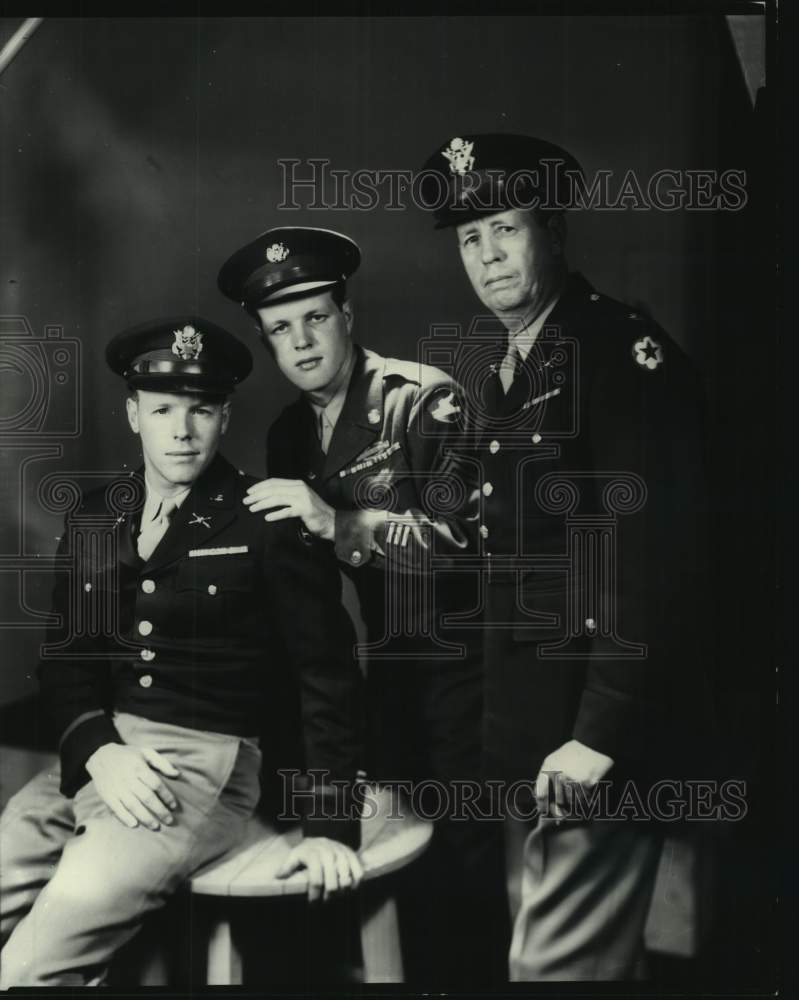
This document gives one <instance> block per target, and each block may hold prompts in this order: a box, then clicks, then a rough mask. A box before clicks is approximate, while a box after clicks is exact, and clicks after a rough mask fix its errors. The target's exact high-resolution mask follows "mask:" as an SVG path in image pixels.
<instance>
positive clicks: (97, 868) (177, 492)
mask: <svg viewBox="0 0 799 1000" xmlns="http://www.w3.org/2000/svg"><path fill="white" fill-rule="evenodd" d="M106 358H107V361H108V364H109V365H110V367H111V368H112V369H113V371H115V372H116V373H118V374H119V375H122V376H123V377H124V378H125V379H126V380H127V383H128V387H129V389H130V395H129V397H128V399H127V415H128V421H129V423H130V427H131V428H132V430H133V431H134V432H135V433H136V434H138V435H139V437H140V438H141V445H142V451H143V454H144V469H143V475H141V474H136V475H134V476H133V477H132V478H127V477H126V478H125V479H124V480H121V481H117V482H112V483H110V484H108V485H107V486H106V487H104V488H102V489H98V490H94V491H92V492H89V493H88V494H87V495H85V496H84V497H83V499H82V501H80V502H79V503H77V504H76V509H74V510H73V512H72V513H71V514H68V515H67V518H66V524H65V530H64V534H63V536H62V538H61V542H60V545H59V548H58V556H59V557H60V558H62V559H64V560H69V565H70V571H69V573H68V574H66V573H62V572H60V573H58V574H57V582H56V586H55V590H54V597H53V610H54V614H55V616H56V617H57V619H58V620H59V621H60V625H58V626H56V627H55V628H54V629H53V630H52V631H51V634H50V636H49V642H48V645H47V646H46V648H45V655H44V656H43V659H42V662H41V665H40V671H39V676H40V682H41V688H42V694H43V696H44V701H45V703H46V707H47V708H48V709H49V712H50V714H51V716H52V717H53V720H54V721H55V724H56V727H57V731H58V735H59V750H60V764H59V765H58V766H57V767H56V768H54V769H49V770H48V771H46V772H44V773H42V774H41V775H39V776H38V777H36V778H34V779H33V781H31V782H30V783H29V784H28V785H26V786H25V788H23V790H22V791H21V792H19V793H18V794H17V795H16V796H14V797H13V798H12V800H11V801H10V802H9V804H8V807H7V809H6V810H5V812H4V814H3V817H2V827H1V828H0V918H1V919H2V940H3V950H2V970H1V972H0V976H1V980H0V982H1V984H2V987H4V988H7V987H10V986H19V985H35V986H57V985H94V984H97V983H99V982H102V981H103V979H104V977H105V973H106V969H107V966H108V963H109V961H110V959H111V958H112V956H113V955H114V953H115V952H116V951H117V949H118V948H119V947H120V946H121V945H122V944H123V943H124V942H125V941H127V940H128V939H129V938H131V937H133V935H134V934H135V933H136V931H137V930H138V928H139V926H140V925H141V922H142V920H143V919H144V917H145V915H146V914H147V913H148V912H150V911H153V910H155V909H158V908H159V907H161V906H162V905H163V904H164V902H165V901H166V899H167V898H168V897H169V896H170V895H171V894H172V893H173V892H174V891H175V890H176V889H177V888H178V887H179V886H180V885H181V884H182V883H183V882H184V881H185V880H186V879H187V878H189V877H190V876H191V875H192V874H193V873H194V872H196V871H197V870H198V869H199V868H201V867H202V866H204V865H206V864H207V863H209V862H210V861H212V860H213V859H215V858H217V857H219V856H220V855H221V854H223V853H224V852H225V851H227V850H228V849H229V848H231V847H233V846H235V845H236V843H237V842H238V841H239V840H240V839H241V837H242V836H243V834H244V831H245V828H246V823H247V820H248V819H249V817H250V816H251V814H252V812H253V810H254V808H255V806H256V804H257V802H258V798H259V793H260V789H259V773H260V765H261V758H262V750H261V748H260V746H259V739H258V736H259V734H261V733H267V734H268V732H269V729H270V721H269V720H270V718H271V719H279V718H280V715H281V713H282V712H284V711H285V705H283V704H281V703H275V702H276V695H277V692H279V691H281V690H283V689H285V688H287V687H289V686H288V685H286V684H285V683H284V674H285V672H286V670H287V669H289V670H290V669H291V667H292V666H293V667H294V669H295V670H296V672H297V675H298V684H299V688H300V691H301V700H302V719H303V726H304V744H305V757H306V761H305V763H306V765H307V767H308V768H318V769H324V770H326V771H327V772H328V773H329V774H330V775H331V777H333V778H336V779H346V780H352V779H353V778H354V777H355V775H356V768H357V767H358V765H359V764H360V763H361V761H360V754H361V749H360V732H359V711H360V708H361V705H360V702H359V697H358V691H359V682H360V677H359V676H358V675H357V671H355V670H354V669H353V667H352V661H351V655H350V648H351V643H352V629H351V623H350V622H349V620H348V619H347V617H346V615H345V614H344V612H343V610H342V608H341V602H340V590H341V588H340V576H339V573H338V569H337V566H336V562H335V560H334V559H333V558H331V557H330V553H328V552H326V551H325V550H324V547H322V546H320V545H319V543H317V542H316V541H315V540H313V539H311V538H302V537H301V536H300V534H299V526H298V522H296V521H283V522H281V523H280V524H267V523H265V522H264V521H261V520H260V519H259V520H256V519H254V518H252V517H250V516H249V515H248V514H247V513H246V510H245V508H244V507H243V506H242V498H243V497H244V496H245V493H246V490H247V488H248V487H249V486H250V485H251V484H252V483H253V482H254V480H253V479H251V478H249V477H247V476H245V475H244V474H243V473H241V472H237V471H236V470H235V469H234V468H233V467H232V466H231V465H230V464H229V463H228V462H227V461H226V460H225V459H224V458H223V457H222V456H221V455H219V454H218V453H217V449H218V445H219V441H220V437H221V435H222V434H223V433H224V432H225V430H226V428H227V424H228V419H229V415H230V405H231V404H230V402H229V400H228V399H227V396H228V394H229V393H230V392H231V391H232V390H233V387H234V385H236V384H237V383H239V382H241V380H242V379H243V378H245V377H246V375H247V374H248V373H249V372H250V369H251V367H252V357H251V355H250V352H249V350H248V349H247V348H246V347H244V345H243V344H241V343H240V342H239V341H237V340H236V338H234V337H233V336H232V335H231V334H229V333H228V332H227V331H225V330H223V329H221V328H220V327H218V326H216V325H214V324H213V323H210V322H208V321H207V320H204V319H202V318H198V317H194V316H180V317H175V318H171V319H166V320H162V321H157V322H152V323H148V324H145V325H144V326H141V327H137V328H135V329H133V330H128V331H125V332H124V333H122V334H120V335H118V336H117V337H115V338H114V339H113V340H112V341H111V342H110V344H109V345H108V348H107V351H106ZM137 493H138V495H139V496H138V499H139V502H138V504H136V503H135V502H132V501H133V498H134V497H135V496H136V494H137ZM126 510H127V511H128V512H129V513H125V511H126ZM115 513H116V514H118V515H119V516H117V517H116V518H115V517H114V514H115ZM98 623H102V624H101V625H98ZM284 651H285V652H284ZM286 655H287V656H288V665H287V662H286V659H285V656H286ZM264 751H265V752H267V753H268V750H267V748H266V747H264ZM271 764H272V762H271V761H270V760H269V758H268V757H267V765H268V766H270V765H271ZM313 791H315V792H316V793H317V797H316V799H314V798H313V794H312V795H311V796H309V797H306V796H303V798H302V801H303V802H305V803H308V802H309V801H310V802H312V803H313V804H319V803H321V802H325V803H326V808H319V809H309V810H308V811H307V814H306V817H305V835H306V836H305V839H304V840H303V841H302V842H301V843H300V844H299V845H298V846H297V847H295V848H294V849H293V851H292V853H291V856H290V857H289V858H288V860H287V863H286V865H285V867H284V870H283V874H284V875H288V874H290V873H291V872H293V871H294V870H296V869H298V868H302V867H304V868H307V870H308V874H309V890H308V892H309V897H310V898H318V897H319V896H320V895H322V894H324V896H325V897H327V896H329V895H330V894H331V893H334V892H337V891H338V890H339V889H344V888H351V887H354V886H355V885H357V883H358V881H359V879H360V877H361V875H362V870H361V866H360V862H359V860H358V857H357V855H356V854H355V853H354V850H353V847H356V846H357V836H358V820H357V816H356V817H353V816H352V815H351V814H349V813H347V812H346V811H344V812H339V813H336V812H335V810H334V809H332V808H330V807H329V803H328V800H329V797H330V796H329V794H328V793H329V792H330V791H332V787H331V786H330V785H321V784H320V785H319V786H318V787H317V788H316V789H314V790H313Z"/></svg>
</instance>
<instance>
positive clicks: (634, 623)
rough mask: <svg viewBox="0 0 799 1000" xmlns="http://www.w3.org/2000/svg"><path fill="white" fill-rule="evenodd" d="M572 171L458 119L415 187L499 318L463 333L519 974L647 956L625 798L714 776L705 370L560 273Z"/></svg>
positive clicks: (638, 829)
mask: <svg viewBox="0 0 799 1000" xmlns="http://www.w3.org/2000/svg"><path fill="white" fill-rule="evenodd" d="M582 180H583V175H582V171H581V168H580V167H579V165H578V164H577V162H576V161H575V159H574V158H573V157H572V156H571V155H570V154H569V153H567V152H566V151H565V150H563V149H560V148H559V147H557V146H554V145H552V144H551V143H548V142H545V141H543V140H540V139H535V138H532V137H528V136H521V135H501V134H490V135H467V136H459V137H457V138H454V139H452V140H450V141H449V142H447V143H446V144H443V145H442V146H441V147H439V149H438V150H436V152H435V153H434V154H433V155H432V156H431V157H430V158H429V159H428V161H427V162H426V164H425V179H424V183H423V187H422V191H423V193H424V195H425V201H426V205H427V207H433V206H435V208H434V210H435V218H436V228H437V229H446V228H451V229H454V230H455V233H456V236H457V243H456V246H457V250H458V252H459V255H460V259H461V261H462V263H463V266H464V269H465V272H466V275H467V276H468V278H469V281H470V283H471V285H472V288H473V290H474V292H475V293H476V295H477V297H478V299H479V300H480V302H481V303H482V304H483V305H484V306H485V307H487V308H488V309H489V310H490V311H491V313H492V314H493V315H494V316H495V317H496V318H497V320H498V321H499V328H498V329H499V330H500V331H501V332H498V333H497V335H496V336H494V337H493V338H492V337H488V338H477V339H476V340H472V341H471V342H470V340H469V339H468V338H466V339H464V340H463V342H462V344H461V345H460V362H461V368H460V370H461V372H462V373H463V374H462V375H461V381H462V382H463V384H464V385H470V386H472V389H473V391H472V393H471V395H470V397H469V399H468V400H467V403H468V404H469V405H470V406H471V407H472V411H473V415H474V418H475V426H476V433H475V439H474V447H475V454H476V456H477V458H478V459H479V461H480V464H481V467H482V476H483V486H482V494H483V497H484V500H483V512H482V515H481V519H480V528H479V533H480V537H481V545H482V555H483V559H484V565H485V579H486V607H485V633H484V667H485V674H486V688H485V720H484V732H485V744H486V766H487V769H488V774H489V776H490V777H492V778H502V779H504V780H505V781H508V782H513V781H520V782H525V781H527V782H528V783H529V787H530V789H531V795H530V799H531V802H530V809H529V811H527V813H526V816H525V817H524V818H523V817H522V814H524V813H525V810H524V809H523V808H522V807H521V806H520V800H519V797H518V795H517V796H515V798H514V800H513V802H512V803H510V805H512V806H513V808H512V809H511V810H510V812H511V813H512V815H510V816H509V818H508V819H507V822H506V834H507V863H508V886H509V893H510V897H511V900H512V905H513V909H514V910H515V914H516V917H515V928H514V934H513V941H512V946H511V952H510V972H511V978H512V979H514V980H591V979H596V980H600V979H606V980H607V979H627V978H632V977H634V976H636V975H637V974H640V971H641V963H640V959H641V957H642V941H643V928H644V921H645V918H646V915H647V911H648V906H649V902H650V898H651V895H652V889H653V885H654V879H655V873H656V868H657V862H658V857H659V852H660V847H661V839H662V838H661V835H660V833H659V830H658V827H657V824H654V823H652V822H632V821H624V818H625V816H626V817H629V815H630V813H629V810H628V811H627V812H625V811H624V810H622V811H621V813H619V810H618V808H616V807H618V805H619V803H620V800H621V801H623V794H624V789H627V794H628V795H631V794H633V793H634V792H637V793H638V794H639V795H643V796H644V797H645V796H646V789H648V788H650V787H651V785H652V781H653V780H654V779H655V778H656V777H661V776H662V777H669V778H675V777H676V778H679V777H680V776H681V775H683V774H685V773H686V768H687V767H689V766H690V767H691V769H692V770H691V771H688V773H693V774H700V775H701V774H705V773H706V771H705V764H706V761H705V760H703V759H702V758H701V757H699V758H697V757H696V756H695V755H694V756H691V752H692V749H693V748H694V747H695V745H696V742H695V741H692V739H691V736H693V735H697V734H698V731H699V726H698V725H697V711H696V705H697V703H698V702H699V701H700V700H701V697H700V696H701V692H702V689H703V681H702V649H701V641H700V636H701V628H700V621H699V615H698V613H697V609H698V608H699V607H700V597H701V589H700V588H701V579H702V573H703V571H704V564H703V557H702V555H701V552H702V543H703V538H704V532H703V526H702V518H703V514H704V494H703V476H702V471H701V469H702V460H701V449H702V438H701V433H700V427H699V418H698V410H699V407H698V400H699V391H698V384H697V379H696V377H695V375H694V373H693V371H692V368H691V365H690V364H689V362H688V360H687V358H686V356H685V355H684V354H683V352H682V351H681V350H680V349H679V347H678V346H677V345H676V344H675V343H674V342H673V341H672V340H670V339H669V338H668V337H667V336H666V334H665V333H664V332H663V331H662V330H660V329H659V328H658V327H657V326H656V325H655V324H654V323H653V322H651V321H650V320H648V319H647V318H645V317H644V316H643V315H641V314H640V313H639V312H638V311H636V310H634V309H631V308H630V307H628V306H625V305H623V304H622V303H620V302H616V301H614V300H612V299H610V298H608V297H607V296H605V295H602V294H600V293H599V292H597V291H595V290H594V288H593V287H592V286H591V285H590V284H589V283H588V281H586V280H585V278H583V277H582V276H581V275H579V274H576V273H569V271H568V268H567V263H566V256H565V247H566V223H565V216H564V210H565V209H567V208H569V207H571V206H573V204H574V202H575V200H576V199H577V197H578V196H579V193H580V190H581V181H582ZM533 782H535V784H533ZM628 782H630V783H631V784H628ZM603 783H604V785H603ZM630 787H632V789H633V791H632V792H631V791H630V790H629V789H630ZM532 789H534V790H535V793H534V794H535V798H536V800H537V806H538V816H537V817H536V815H535V805H534V803H533V802H532V798H533V792H532ZM600 790H601V791H603V792H604V791H608V793H609V794H608V797H606V798H605V799H600V800H599V801H600V802H605V806H604V808H602V807H601V808H600V810H599V812H598V813H593V814H591V813H590V812H589V813H588V815H586V806H587V805H588V804H590V799H591V796H592V795H594V794H595V793H596V792H598V791H600ZM614 809H615V812H614ZM569 816H571V817H572V818H569ZM581 816H582V818H581Z"/></svg>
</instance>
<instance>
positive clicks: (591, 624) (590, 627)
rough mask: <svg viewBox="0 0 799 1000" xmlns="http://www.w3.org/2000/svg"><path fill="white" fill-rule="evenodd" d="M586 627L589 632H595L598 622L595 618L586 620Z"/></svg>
mask: <svg viewBox="0 0 799 1000" xmlns="http://www.w3.org/2000/svg"><path fill="white" fill-rule="evenodd" d="M585 627H586V628H587V629H588V631H589V632H594V631H596V622H595V621H594V619H593V618H586V620H585Z"/></svg>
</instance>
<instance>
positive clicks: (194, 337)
mask: <svg viewBox="0 0 799 1000" xmlns="http://www.w3.org/2000/svg"><path fill="white" fill-rule="evenodd" d="M202 349H203V335H202V334H201V333H200V332H199V330H195V329H194V327H193V326H184V327H183V329H182V330H175V343H174V344H173V345H172V353H173V354H177V355H178V357H180V358H182V359H183V361H196V360H197V358H199V356H200V352H201V351H202Z"/></svg>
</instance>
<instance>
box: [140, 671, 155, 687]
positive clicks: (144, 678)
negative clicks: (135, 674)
mask: <svg viewBox="0 0 799 1000" xmlns="http://www.w3.org/2000/svg"><path fill="white" fill-rule="evenodd" d="M139 684H140V686H141V687H143V688H148V687H152V686H153V679H152V677H151V676H150V675H149V674H142V675H141V677H140V678H139Z"/></svg>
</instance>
